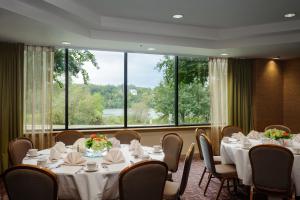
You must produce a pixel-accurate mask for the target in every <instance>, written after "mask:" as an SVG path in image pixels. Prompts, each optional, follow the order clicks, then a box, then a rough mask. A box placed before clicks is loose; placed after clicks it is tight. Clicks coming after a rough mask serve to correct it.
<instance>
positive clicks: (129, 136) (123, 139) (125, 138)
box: [114, 130, 141, 144]
mask: <svg viewBox="0 0 300 200" xmlns="http://www.w3.org/2000/svg"><path fill="white" fill-rule="evenodd" d="M114 137H115V138H116V139H118V140H120V143H121V144H130V142H131V140H138V141H139V142H140V141H141V135H140V134H139V133H138V132H137V131H134V130H122V131H118V132H117V133H116V134H115V135H114Z"/></svg>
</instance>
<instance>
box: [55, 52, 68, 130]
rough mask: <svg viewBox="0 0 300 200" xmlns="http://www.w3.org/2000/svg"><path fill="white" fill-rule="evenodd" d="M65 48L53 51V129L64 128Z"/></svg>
mask: <svg viewBox="0 0 300 200" xmlns="http://www.w3.org/2000/svg"><path fill="white" fill-rule="evenodd" d="M65 58H66V55H65V49H56V50H55V53H54V61H55V63H54V70H53V87H52V88H53V91H52V123H53V129H64V128H65V127H66V126H65V103H66V102H65V100H66V99H65V91H66V85H65V75H66V74H65V70H66V67H65V63H66V62H65Z"/></svg>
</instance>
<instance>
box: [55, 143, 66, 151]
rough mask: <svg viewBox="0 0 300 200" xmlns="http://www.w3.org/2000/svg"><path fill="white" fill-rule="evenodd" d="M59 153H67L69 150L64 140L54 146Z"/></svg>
mask: <svg viewBox="0 0 300 200" xmlns="http://www.w3.org/2000/svg"><path fill="white" fill-rule="evenodd" d="M53 148H55V149H56V150H57V151H58V152H59V153H65V152H66V151H67V149H66V145H65V144H64V143H63V142H56V143H55V145H54V147H53Z"/></svg>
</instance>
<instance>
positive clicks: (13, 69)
mask: <svg viewBox="0 0 300 200" xmlns="http://www.w3.org/2000/svg"><path fill="white" fill-rule="evenodd" d="M23 62H24V45H23V44H10V43H0V149H1V155H0V156H1V158H0V159H1V161H0V162H1V163H0V164H1V165H0V166H1V169H0V170H1V173H2V172H3V171H4V170H5V169H6V168H7V167H8V153H7V149H8V142H9V141H10V140H12V139H14V138H17V137H20V136H21V135H22V134H23V85H24V84H23V80H24V78H23V76H24V67H23Z"/></svg>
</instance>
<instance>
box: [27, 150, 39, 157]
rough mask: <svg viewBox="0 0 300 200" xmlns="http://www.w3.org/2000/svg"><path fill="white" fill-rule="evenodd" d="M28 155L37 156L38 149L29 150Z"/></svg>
mask: <svg viewBox="0 0 300 200" xmlns="http://www.w3.org/2000/svg"><path fill="white" fill-rule="evenodd" d="M28 155H29V156H37V155H38V150H37V149H29V150H28Z"/></svg>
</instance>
